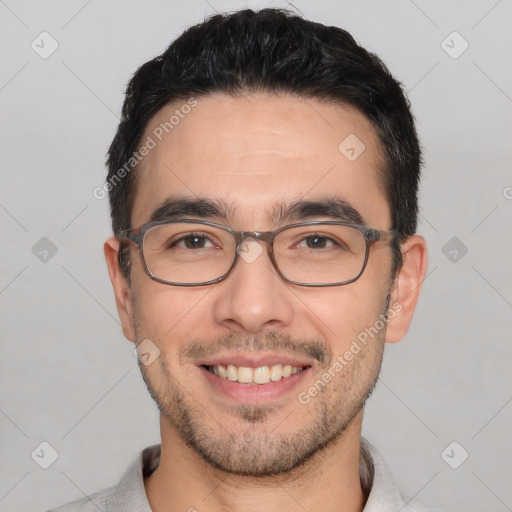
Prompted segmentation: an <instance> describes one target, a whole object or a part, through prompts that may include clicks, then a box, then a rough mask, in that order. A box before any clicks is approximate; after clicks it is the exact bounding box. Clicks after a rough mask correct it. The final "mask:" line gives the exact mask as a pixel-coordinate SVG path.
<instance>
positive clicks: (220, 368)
mask: <svg viewBox="0 0 512 512" xmlns="http://www.w3.org/2000/svg"><path fill="white" fill-rule="evenodd" d="M215 368H217V372H218V376H219V377H221V378H222V379H225V378H226V377H227V376H228V372H227V371H226V368H224V366H222V365H221V364H219V365H218V366H215Z"/></svg>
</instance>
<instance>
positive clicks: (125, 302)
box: [103, 237, 135, 341]
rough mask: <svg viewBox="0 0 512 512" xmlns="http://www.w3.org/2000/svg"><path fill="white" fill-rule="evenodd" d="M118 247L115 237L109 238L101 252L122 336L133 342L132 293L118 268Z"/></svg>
mask: <svg viewBox="0 0 512 512" xmlns="http://www.w3.org/2000/svg"><path fill="white" fill-rule="evenodd" d="M119 247H120V243H119V240H118V239H117V238H116V237H111V238H109V239H108V240H107V241H106V242H105V245H104V246H103V250H104V252H105V259H106V260H107V266H108V273H109V275H110V281H112V287H113V288H114V294H115V296H116V305H117V312H118V314H119V319H120V320H121V326H122V328H123V334H124V335H125V336H126V338H127V339H128V340H130V341H135V326H134V322H133V301H132V293H131V290H130V287H129V286H128V282H127V280H126V278H125V277H124V275H123V273H122V272H121V268H120V266H119V258H118V255H119Z"/></svg>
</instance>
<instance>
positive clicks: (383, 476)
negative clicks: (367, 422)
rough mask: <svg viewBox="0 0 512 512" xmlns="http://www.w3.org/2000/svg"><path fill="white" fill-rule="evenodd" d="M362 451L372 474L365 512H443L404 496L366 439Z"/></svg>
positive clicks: (363, 440) (363, 441) (362, 444)
mask: <svg viewBox="0 0 512 512" xmlns="http://www.w3.org/2000/svg"><path fill="white" fill-rule="evenodd" d="M361 449H362V454H363V458H364V459H366V465H367V466H369V467H370V473H371V488H370V493H369V495H368V500H367V502H366V506H365V508H364V512H397V511H401V512H441V511H440V510H439V509H433V508H429V507H426V506H425V505H423V504H422V503H421V502H420V501H417V500H409V499H407V498H406V497H405V496H403V495H402V493H401V492H400V491H399V490H398V488H397V487H396V485H395V483H394V481H393V477H392V475H391V473H390V471H389V469H388V468H387V466H386V464H385V463H384V461H383V460H382V457H381V456H380V455H379V453H378V452H377V450H376V449H375V447H373V446H372V445H371V444H370V443H369V442H368V441H367V440H366V439H362V440H361Z"/></svg>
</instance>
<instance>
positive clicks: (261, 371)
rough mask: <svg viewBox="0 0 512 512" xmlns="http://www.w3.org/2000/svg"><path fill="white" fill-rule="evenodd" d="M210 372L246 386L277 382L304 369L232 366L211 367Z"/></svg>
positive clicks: (278, 366)
mask: <svg viewBox="0 0 512 512" xmlns="http://www.w3.org/2000/svg"><path fill="white" fill-rule="evenodd" d="M208 368H209V370H210V371H211V372H212V373H214V374H215V375H218V376H219V377H220V378H221V379H228V380H230V381H232V382H242V383H244V384H250V383H254V384H268V383H269V382H271V381H272V382H277V381H278V380H281V379H284V378H287V377H290V375H295V374H297V373H300V372H301V371H302V370H303V368H302V367H298V366H291V365H289V364H287V365H281V364H275V365H273V366H271V367H269V366H259V367H258V368H254V369H253V368H249V367H247V366H234V365H232V364H228V365H227V366H224V365H221V364H219V365H216V366H209V367H208Z"/></svg>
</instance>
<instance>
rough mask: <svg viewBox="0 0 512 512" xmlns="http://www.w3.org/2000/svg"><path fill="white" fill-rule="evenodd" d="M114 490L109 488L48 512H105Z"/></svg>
mask: <svg viewBox="0 0 512 512" xmlns="http://www.w3.org/2000/svg"><path fill="white" fill-rule="evenodd" d="M115 490H116V488H115V487H109V488H108V489H105V490H103V491H100V492H98V493H96V494H93V495H92V496H88V497H85V498H82V499H80V500H77V501H73V502H71V503H68V504H67V505H62V506H60V507H58V508H54V509H52V510H49V511H48V512H98V510H106V508H107V507H106V505H107V503H108V502H109V501H110V499H111V498H112V496H113V495H114V492H115Z"/></svg>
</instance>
